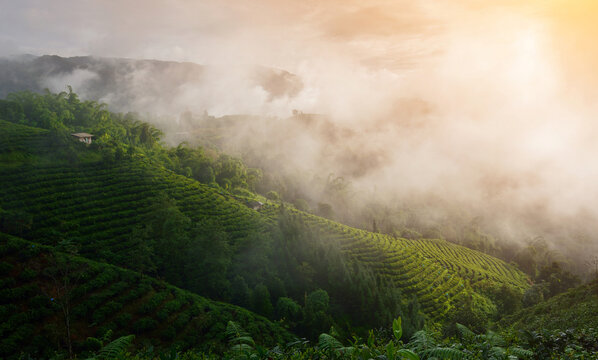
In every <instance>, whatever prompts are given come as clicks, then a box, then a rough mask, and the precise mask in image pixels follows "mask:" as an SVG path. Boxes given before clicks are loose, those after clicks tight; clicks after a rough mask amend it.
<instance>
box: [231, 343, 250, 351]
mask: <svg viewBox="0 0 598 360" xmlns="http://www.w3.org/2000/svg"><path fill="white" fill-rule="evenodd" d="M230 349H231V351H233V352H252V351H253V347H252V346H251V345H248V344H235V345H231V347H230Z"/></svg>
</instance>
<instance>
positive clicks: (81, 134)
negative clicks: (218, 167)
mask: <svg viewBox="0 0 598 360" xmlns="http://www.w3.org/2000/svg"><path fill="white" fill-rule="evenodd" d="M71 135H73V136H76V137H80V138H86V137H92V136H93V135H91V134H88V133H74V134H71Z"/></svg>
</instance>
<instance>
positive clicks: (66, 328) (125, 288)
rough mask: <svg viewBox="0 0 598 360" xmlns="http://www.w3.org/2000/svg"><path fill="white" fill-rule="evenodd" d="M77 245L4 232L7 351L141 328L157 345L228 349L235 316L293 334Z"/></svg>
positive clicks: (87, 343) (256, 331) (84, 342)
mask: <svg viewBox="0 0 598 360" xmlns="http://www.w3.org/2000/svg"><path fill="white" fill-rule="evenodd" d="M74 249H75V247H74V246H73V244H72V243H69V242H67V241H63V242H62V243H60V244H59V246H57V247H53V248H52V247H47V246H43V245H40V244H36V243H33V242H29V241H26V240H22V239H19V238H16V237H12V236H9V235H5V234H0V271H1V274H0V282H1V283H2V290H0V293H1V299H2V300H1V302H2V303H1V305H0V322H1V323H2V326H1V327H0V338H1V339H2V340H0V356H1V357H8V356H10V355H18V354H19V353H20V352H23V353H28V354H31V355H34V356H44V357H45V356H48V355H50V354H51V351H52V349H58V348H70V349H72V351H74V352H81V351H84V350H89V349H90V347H91V349H93V346H94V344H95V340H93V339H94V338H95V339H102V338H105V337H106V336H107V335H109V334H112V333H113V335H115V336H122V335H127V334H136V335H137V339H138V342H139V343H145V342H148V343H149V342H150V341H151V343H152V344H154V345H155V346H159V345H161V344H168V345H170V346H174V347H176V348H178V349H180V350H184V349H190V348H196V349H197V348H203V349H205V350H206V351H208V350H211V351H221V350H223V346H224V344H226V339H225V338H224V330H225V327H224V326H225V325H223V324H226V322H227V321H230V320H234V321H237V322H239V323H240V324H243V326H244V327H245V328H246V329H247V330H248V331H249V332H250V333H251V335H252V336H253V337H254V338H255V339H256V340H258V339H259V341H260V342H261V343H263V344H270V345H274V344H276V343H278V342H281V341H288V340H290V339H292V337H291V336H290V334H288V333H287V332H286V331H285V330H284V329H282V328H281V327H279V326H278V325H276V324H273V323H271V322H269V321H267V320H266V319H265V318H263V317H260V316H257V315H255V314H253V313H250V312H249V311H247V310H245V309H242V308H239V307H235V306H231V305H228V304H224V303H219V302H214V301H210V300H207V299H205V298H203V297H200V296H198V295H195V294H193V293H190V292H187V291H183V290H181V289H179V288H176V287H173V286H171V285H169V284H167V283H165V282H163V281H157V280H155V279H152V278H150V277H147V276H143V275H141V274H139V273H136V272H132V271H127V270H123V269H121V268H117V267H114V266H110V265H106V264H102V263H97V262H94V261H90V260H87V259H85V258H82V257H79V256H76V255H75V254H71V253H72V252H73V251H74ZM59 250H62V251H64V252H61V251H59ZM69 252H71V253H69ZM90 338H91V339H92V340H90Z"/></svg>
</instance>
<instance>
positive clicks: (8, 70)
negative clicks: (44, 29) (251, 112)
mask: <svg viewBox="0 0 598 360" xmlns="http://www.w3.org/2000/svg"><path fill="white" fill-rule="evenodd" d="M67 85H70V86H72V87H73V90H75V91H76V92H77V93H78V94H80V95H81V97H82V98H84V99H94V100H99V101H101V102H106V103H108V104H109V105H110V107H111V110H116V111H130V110H133V111H139V112H145V111H150V112H156V109H159V110H161V111H158V112H163V111H169V110H171V111H172V110H175V109H176V110H177V111H178V110H180V109H181V108H183V109H185V108H188V107H195V108H194V109H192V110H198V109H199V108H202V109H208V110H209V108H210V105H211V102H212V100H213V99H214V96H213V93H214V90H213V89H214V88H216V87H218V88H220V89H221V91H223V92H225V93H229V92H230V90H229V88H230V89H237V90H239V91H247V92H251V91H254V92H255V91H259V92H263V93H264V94H265V95H266V96H265V101H272V100H275V99H279V98H283V97H294V96H296V95H297V94H298V93H299V92H300V91H301V90H302V89H303V83H302V81H301V79H300V78H299V77H298V76H297V75H294V74H292V73H290V72H288V71H285V70H280V69H272V68H267V67H260V66H252V67H243V66H239V67H238V68H234V69H233V68H230V67H229V68H223V67H217V66H204V65H199V64H195V63H190V62H174V61H158V60H136V59H123V58H103V57H92V56H78V57H68V58H67V57H60V56H56V55H44V56H34V55H19V56H12V57H5V58H0V98H5V97H6V95H8V94H9V93H11V92H15V91H23V90H31V91H35V92H42V91H43V90H44V89H46V88H47V89H49V90H51V91H56V92H59V91H64V90H65V89H66V87H67ZM223 86H224V87H225V88H226V89H222V87H223Z"/></svg>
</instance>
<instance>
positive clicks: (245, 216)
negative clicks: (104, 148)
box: [0, 122, 528, 319]
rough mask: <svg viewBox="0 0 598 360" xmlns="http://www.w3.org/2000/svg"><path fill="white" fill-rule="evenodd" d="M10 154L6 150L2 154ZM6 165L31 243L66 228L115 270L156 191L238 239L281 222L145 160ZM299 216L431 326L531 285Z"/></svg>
mask: <svg viewBox="0 0 598 360" xmlns="http://www.w3.org/2000/svg"><path fill="white" fill-rule="evenodd" d="M5 131H6V132H11V133H13V134H15V133H21V132H22V131H23V130H22V129H21V128H19V127H18V126H16V125H14V124H11V123H6V122H0V132H5ZM32 136H33V135H32ZM35 136H39V135H37V134H35ZM24 138H27V137H26V136H24ZM23 141H25V140H23ZM31 146H33V145H31ZM82 146H83V145H82ZM33 149H34V150H35V146H33ZM9 150H10V149H7V148H4V149H2V148H0V153H1V152H7V151H9ZM41 163H43V164H45V165H40V164H41ZM5 165H6V164H3V163H0V199H1V201H0V208H2V209H4V210H8V211H13V212H26V213H28V214H30V215H32V216H33V228H34V229H35V231H34V232H33V233H32V234H28V238H29V239H36V238H40V237H41V236H44V235H46V234H47V233H48V232H52V231H55V230H56V229H60V231H61V232H63V233H65V234H66V235H69V236H70V237H72V236H76V237H79V239H81V240H80V241H81V244H82V249H81V253H82V254H83V255H84V256H90V257H93V258H94V259H96V260H103V261H110V262H112V263H114V264H116V265H125V264H126V262H127V250H128V248H129V246H130V245H129V244H128V238H129V234H130V232H131V229H132V228H133V227H134V226H135V225H136V224H139V223H140V222H141V221H142V217H143V214H145V213H146V212H147V211H149V206H150V202H149V201H148V199H149V198H151V197H152V196H155V194H156V192H158V191H163V192H165V193H166V194H167V195H168V196H170V197H172V198H174V199H176V200H177V205H178V206H179V207H180V208H181V210H182V211H183V212H184V213H185V214H186V215H187V216H189V217H190V218H191V219H193V220H198V219H200V218H202V217H211V218H212V219H216V220H218V221H220V222H222V223H223V224H224V225H225V228H226V231H227V232H229V233H230V234H231V235H232V238H233V240H241V239H243V237H244V236H245V235H246V234H248V233H249V232H250V231H255V230H257V231H267V227H268V224H272V223H274V222H275V221H276V216H277V215H276V214H277V211H276V207H275V206H267V207H265V208H264V209H263V210H262V211H260V212H256V211H254V210H251V209H249V208H248V207H246V206H244V205H243V204H241V203H240V202H239V201H237V200H235V199H234V198H233V197H230V196H228V195H226V194H223V193H220V192H219V190H217V189H215V188H212V187H209V186H207V185H204V184H200V183H198V182H196V181H194V180H191V179H188V178H185V177H183V176H180V175H176V174H174V173H172V172H171V171H168V170H166V169H164V168H160V167H159V166H156V165H154V164H151V163H150V162H149V161H148V160H144V159H135V160H129V161H121V162H116V163H114V164H112V165H106V164H103V163H99V162H95V163H94V162H90V163H88V164H79V165H77V166H72V165H68V164H66V163H63V164H59V163H54V164H52V163H48V162H47V161H43V162H39V163H38V162H27V163H22V164H20V165H19V164H14V163H12V164H11V166H5ZM293 211H294V213H295V215H296V216H299V217H301V218H302V219H303V220H304V221H305V222H306V223H307V224H308V225H310V226H311V227H312V228H313V229H314V231H317V232H318V233H320V234H321V235H322V236H323V237H324V238H327V239H330V240H331V241H338V242H339V243H340V244H341V247H342V248H343V249H344V251H345V253H346V254H347V255H348V256H350V257H351V258H352V259H353V260H354V261H359V262H363V263H366V264H368V265H370V266H372V267H373V268H375V269H376V270H377V272H378V273H379V274H380V275H381V276H386V277H388V278H389V279H391V280H392V281H393V282H394V283H395V284H396V285H397V286H398V287H400V288H401V289H402V290H403V291H405V292H406V293H411V294H417V295H418V298H419V299H420V302H421V303H422V304H423V308H424V311H425V312H426V313H427V314H428V315H430V316H431V317H432V318H435V319H441V318H442V317H443V316H444V315H445V314H446V313H447V312H448V311H449V310H450V309H451V308H452V306H453V305H454V304H455V303H457V302H459V301H460V299H461V298H462V297H463V296H466V295H467V294H471V293H473V292H476V291H478V290H476V289H478V285H480V284H482V283H484V282H487V283H488V282H489V283H492V284H508V285H510V286H513V287H516V288H519V289H525V288H526V287H527V286H528V285H527V279H526V277H525V275H523V274H522V273H521V272H520V271H518V270H516V269H515V268H513V267H512V266H510V265H508V264H506V263H504V262H503V261H501V260H498V259H496V258H493V257H491V256H488V255H485V254H482V253H480V252H477V251H473V250H470V249H467V248H464V247H461V246H458V245H454V244H450V243H447V242H444V241H440V240H421V241H413V240H406V239H398V238H394V237H391V236H386V235H382V234H375V233H370V232H367V231H363V230H359V229H354V228H351V227H348V226H344V225H341V224H339V223H336V222H333V221H329V220H326V219H324V218H320V217H317V216H314V215H311V214H306V213H302V212H298V211H295V210H293ZM40 214H43V216H41V215H40Z"/></svg>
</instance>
